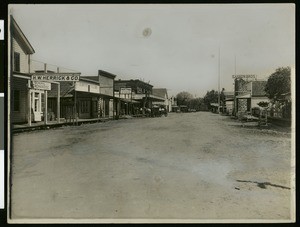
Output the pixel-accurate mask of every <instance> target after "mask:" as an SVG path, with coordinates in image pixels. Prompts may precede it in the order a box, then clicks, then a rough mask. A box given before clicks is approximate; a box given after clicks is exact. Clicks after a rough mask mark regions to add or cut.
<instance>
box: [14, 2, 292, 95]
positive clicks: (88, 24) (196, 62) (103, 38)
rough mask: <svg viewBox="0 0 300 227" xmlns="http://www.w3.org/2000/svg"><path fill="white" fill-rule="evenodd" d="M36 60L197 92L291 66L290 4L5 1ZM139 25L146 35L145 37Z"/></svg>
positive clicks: (173, 90) (85, 73) (86, 73)
mask: <svg viewBox="0 0 300 227" xmlns="http://www.w3.org/2000/svg"><path fill="white" fill-rule="evenodd" d="M10 7H11V9H12V11H11V12H12V14H13V16H14V18H15V20H16V21H17V23H18V24H19V26H20V27H21V29H22V31H23V32H24V34H25V35H26V37H27V38H28V40H29V41H30V43H31V44H32V46H33V48H34V49H35V52H36V53H35V54H34V55H33V57H32V58H33V59H34V60H39V61H43V62H46V63H49V64H54V65H58V66H61V67H64V68H70V69H74V70H77V71H79V72H81V73H82V74H81V75H83V76H95V75H97V73H98V69H101V70H105V71H108V72H111V73H113V74H116V75H117V78H116V79H144V81H145V82H148V81H150V84H152V85H154V87H165V88H167V89H168V92H169V94H170V95H176V94H177V93H178V92H180V91H188V92H190V93H191V94H193V95H196V96H197V97H199V96H200V97H202V96H203V95H205V93H206V91H208V90H211V89H215V90H217V89H218V70H219V68H218V60H219V57H218V56H219V55H218V52H219V48H220V53H221V54H220V75H221V76H220V77H221V79H220V87H221V88H222V87H224V88H225V90H227V91H229V90H233V79H232V75H234V73H235V56H236V73H237V74H255V75H257V76H258V78H259V79H264V78H267V77H268V76H269V75H270V74H271V73H273V72H274V71H275V69H276V68H278V67H285V66H291V67H294V65H295V7H294V5H293V4H209V5H207V4H206V5H204V4H198V5H188V4H181V5H174V4H172V5H149V4H148V5H33V4H29V5H10ZM145 28H150V29H151V31H152V33H151V35H150V36H148V37H144V36H143V31H144V29H145Z"/></svg>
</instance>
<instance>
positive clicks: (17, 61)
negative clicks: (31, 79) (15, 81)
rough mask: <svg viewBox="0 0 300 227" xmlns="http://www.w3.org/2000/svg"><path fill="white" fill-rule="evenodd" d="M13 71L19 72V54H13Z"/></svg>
mask: <svg viewBox="0 0 300 227" xmlns="http://www.w3.org/2000/svg"><path fill="white" fill-rule="evenodd" d="M14 71H15V72H20V53H18V52H14Z"/></svg>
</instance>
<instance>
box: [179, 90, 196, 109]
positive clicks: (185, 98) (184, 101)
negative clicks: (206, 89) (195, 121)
mask: <svg viewBox="0 0 300 227" xmlns="http://www.w3.org/2000/svg"><path fill="white" fill-rule="evenodd" d="M176 98H177V105H179V106H180V105H186V106H187V105H188V103H189V102H190V101H191V100H192V99H193V95H192V94H190V93H189V92H186V91H182V92H179V93H178V94H177V95H176Z"/></svg>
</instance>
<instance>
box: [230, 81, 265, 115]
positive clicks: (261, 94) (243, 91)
mask: <svg viewBox="0 0 300 227" xmlns="http://www.w3.org/2000/svg"><path fill="white" fill-rule="evenodd" d="M234 84H235V90H234V114H235V115H236V114H237V113H238V112H252V108H255V107H259V105H258V103H260V102H269V99H268V97H267V96H266V92H265V91H264V89H265V85H266V81H264V80H253V81H247V80H244V79H235V83H234Z"/></svg>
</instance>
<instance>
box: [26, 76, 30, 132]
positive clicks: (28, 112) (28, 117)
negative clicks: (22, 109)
mask: <svg viewBox="0 0 300 227" xmlns="http://www.w3.org/2000/svg"><path fill="white" fill-rule="evenodd" d="M27 87H28V92H27V101H28V105H27V106H28V110H27V119H28V120H27V121H28V125H29V126H31V90H30V80H28V86H27Z"/></svg>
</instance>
